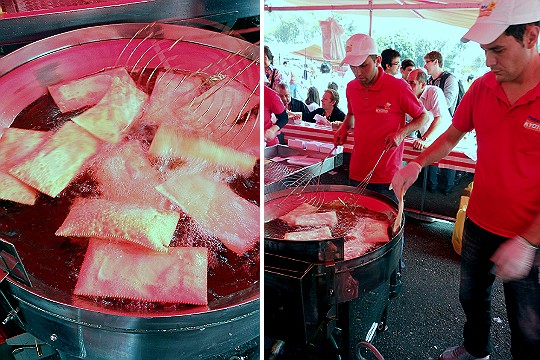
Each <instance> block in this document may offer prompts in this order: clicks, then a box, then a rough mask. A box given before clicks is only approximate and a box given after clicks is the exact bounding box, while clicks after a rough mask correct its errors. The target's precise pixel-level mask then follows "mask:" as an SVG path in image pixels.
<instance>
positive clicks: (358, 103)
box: [334, 34, 428, 297]
mask: <svg viewBox="0 0 540 360" xmlns="http://www.w3.org/2000/svg"><path fill="white" fill-rule="evenodd" d="M345 52H346V56H345V58H344V59H343V62H342V63H344V64H349V66H350V68H351V71H352V72H353V74H354V76H355V79H354V80H352V81H350V82H349V83H348V84H347V89H346V91H345V95H346V96H347V115H346V116H345V120H344V121H343V124H342V126H341V127H340V128H339V129H338V130H337V131H336V133H335V135H334V143H335V144H336V145H342V144H343V143H344V142H345V140H346V138H347V134H348V132H349V131H351V130H352V129H353V128H354V147H353V152H352V155H351V162H350V165H349V177H350V178H351V180H352V181H351V184H352V185H358V184H359V183H361V182H364V180H365V179H367V177H368V175H369V174H370V173H371V171H372V169H374V171H373V174H372V176H371V179H369V184H368V185H367V187H366V188H367V189H368V190H372V191H376V192H379V193H381V194H383V195H386V196H388V197H390V198H392V199H393V200H394V201H396V202H397V198H396V197H395V196H394V193H392V191H390V190H389V185H390V181H391V180H392V177H393V176H394V173H395V172H397V171H398V170H399V169H400V168H401V162H402V160H403V147H404V144H403V139H405V137H406V136H407V135H408V134H411V133H413V132H415V131H416V130H418V129H420V127H422V126H423V125H424V124H425V123H426V122H427V121H428V114H427V111H426V109H424V106H423V105H422V104H421V103H420V101H419V100H418V98H417V97H416V95H415V94H414V93H413V91H412V89H411V87H410V86H409V85H408V84H407V83H406V82H404V81H403V80H401V79H398V78H395V77H394V76H392V75H389V74H387V73H385V72H384V70H383V68H382V66H381V56H379V55H377V54H378V51H377V46H376V45H375V41H373V39H372V38H371V37H369V36H368V35H365V34H356V35H353V36H351V37H350V38H349V40H347V43H346V46H345ZM406 114H408V115H409V116H410V117H411V118H412V120H411V121H410V122H409V123H406V122H405V115H406ZM403 266H404V265H403V262H402V261H401V259H400V265H399V266H398V268H397V269H396V271H394V273H393V274H392V277H391V279H390V297H394V296H396V295H397V294H398V293H399V291H400V289H401V269H402V268H403Z"/></svg>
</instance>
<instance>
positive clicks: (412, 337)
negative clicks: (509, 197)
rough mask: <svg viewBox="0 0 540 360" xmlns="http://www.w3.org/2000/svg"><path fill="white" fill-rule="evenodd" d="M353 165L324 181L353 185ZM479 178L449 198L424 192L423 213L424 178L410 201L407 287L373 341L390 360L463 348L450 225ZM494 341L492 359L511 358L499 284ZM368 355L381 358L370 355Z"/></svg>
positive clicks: (460, 184) (461, 184) (463, 179)
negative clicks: (350, 170) (465, 194)
mask: <svg viewBox="0 0 540 360" xmlns="http://www.w3.org/2000/svg"><path fill="white" fill-rule="evenodd" d="M348 161H349V159H348V158H347V157H346V158H345V159H344V165H342V166H340V167H339V168H337V169H335V170H334V171H332V172H331V173H329V174H325V175H324V176H323V177H322V180H321V181H323V182H324V183H332V184H348ZM473 175H474V174H470V173H461V176H460V178H459V180H458V181H457V184H456V186H455V189H454V191H452V192H451V193H449V194H446V195H445V194H443V193H442V191H441V190H442V189H441V187H439V188H438V189H437V190H436V191H435V192H429V191H427V192H424V196H425V199H424V205H423V209H421V196H422V193H423V191H422V189H423V187H422V178H421V176H420V178H419V179H418V181H417V182H416V183H415V184H414V185H413V186H411V188H410V189H409V190H408V192H407V194H406V196H405V208H406V209H409V210H410V211H406V212H405V216H406V218H405V243H404V248H403V260H404V262H405V265H406V268H405V270H404V271H403V274H402V280H403V287H402V291H401V293H400V295H399V296H398V297H396V298H394V299H393V300H391V301H390V305H389V312H388V317H387V322H386V325H387V330H385V331H381V332H377V333H376V335H375V337H374V339H373V341H372V344H373V345H374V346H375V348H376V349H377V350H378V351H379V352H380V354H381V355H382V356H383V357H384V359H385V360H430V359H438V357H439V355H440V354H441V353H442V351H444V350H445V349H446V348H448V347H450V346H455V345H460V344H461V343H462V330H463V324H464V322H465V315H464V314H463V311H462V309H461V305H460V303H459V299H458V295H459V267H460V265H459V262H460V256H459V255H458V254H457V253H456V252H455V251H454V249H453V246H452V241H451V239H452V231H453V229H454V222H453V221H447V220H448V219H449V218H455V217H456V213H457V211H458V208H459V201H460V198H461V196H462V194H463V190H464V188H465V187H467V185H468V184H469V183H470V182H471V181H473V178H474V176H473ZM439 180H440V181H439V184H440V183H441V182H442V181H441V179H439ZM419 214H424V215H420V216H419ZM432 215H433V216H432ZM440 219H447V220H440ZM351 326H353V327H354V326H355V325H354V324H351ZM351 331H354V329H353V330H351ZM491 337H492V345H493V352H492V355H491V359H492V360H509V359H511V356H510V330H509V325H508V320H507V316H506V307H505V305H504V294H503V287H502V283H501V282H500V281H498V280H497V281H496V283H495V285H494V288H493V299H492V333H491ZM362 355H363V356H364V357H365V358H366V359H376V358H375V357H374V356H372V355H370V353H368V352H363V353H362ZM370 356H371V357H370Z"/></svg>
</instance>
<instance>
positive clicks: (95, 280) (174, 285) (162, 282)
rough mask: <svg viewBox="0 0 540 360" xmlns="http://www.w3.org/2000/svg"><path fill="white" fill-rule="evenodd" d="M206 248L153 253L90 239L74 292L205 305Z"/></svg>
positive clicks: (134, 247)
mask: <svg viewBox="0 0 540 360" xmlns="http://www.w3.org/2000/svg"><path fill="white" fill-rule="evenodd" d="M207 256H208V254H207V250H206V248H202V247H175V248H170V249H169V251H168V252H166V253H164V252H155V251H152V250H150V249H147V248H144V247H142V246H132V245H130V244H129V243H124V242H114V241H113V242H109V241H107V240H101V239H90V241H89V243H88V249H87V250H86V254H85V256H84V261H83V264H82V267H81V270H80V272H79V278H78V280H77V284H76V286H75V290H74V294H76V295H83V296H94V297H95V296H97V297H107V298H119V299H132V300H143V301H155V302H164V303H183V304H193V305H206V304H207V303H208V299H207V267H208V259H207Z"/></svg>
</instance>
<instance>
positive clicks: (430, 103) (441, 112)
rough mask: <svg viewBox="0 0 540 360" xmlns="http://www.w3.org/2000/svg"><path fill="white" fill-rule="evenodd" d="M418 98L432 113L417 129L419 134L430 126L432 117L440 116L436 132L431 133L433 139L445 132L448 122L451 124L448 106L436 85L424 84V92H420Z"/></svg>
mask: <svg viewBox="0 0 540 360" xmlns="http://www.w3.org/2000/svg"><path fill="white" fill-rule="evenodd" d="M419 100H420V102H421V103H422V104H423V105H424V107H425V108H426V110H427V111H428V112H430V113H431V114H432V115H433V116H430V120H429V121H428V122H427V123H426V124H425V125H424V126H422V127H421V128H420V129H419V131H420V134H422V135H424V133H425V132H426V131H427V129H429V127H430V126H431V123H432V122H433V119H434V118H436V117H437V116H440V117H441V119H440V120H439V122H440V125H439V126H438V128H437V130H436V132H435V133H433V136H434V137H433V139H435V138H437V137H438V136H439V135H441V134H442V133H443V132H445V131H446V129H448V127H449V126H450V124H452V116H451V115H450V112H449V111H448V106H447V104H446V98H445V97H444V93H443V91H442V90H441V88H439V87H438V86H434V85H426V87H425V88H424V92H423V93H422V95H420V99H419Z"/></svg>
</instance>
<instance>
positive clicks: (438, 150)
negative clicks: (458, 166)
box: [412, 125, 465, 167]
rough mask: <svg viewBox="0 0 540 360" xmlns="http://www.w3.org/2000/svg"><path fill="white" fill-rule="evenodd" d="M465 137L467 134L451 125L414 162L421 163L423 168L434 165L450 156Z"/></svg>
mask: <svg viewBox="0 0 540 360" xmlns="http://www.w3.org/2000/svg"><path fill="white" fill-rule="evenodd" d="M464 135H465V133H463V132H461V131H459V130H458V129H456V128H455V127H454V126H453V125H451V126H450V127H449V128H448V130H446V131H445V132H444V133H443V134H442V135H441V136H439V137H438V138H437V140H435V142H434V143H433V144H431V145H430V146H429V147H428V148H426V149H425V150H424V151H422V153H421V154H420V155H419V156H418V157H417V158H416V159H414V160H412V161H414V162H417V163H419V164H420V165H421V166H422V167H424V166H428V165H430V164H433V163H434V162H437V161H439V160H441V159H442V158H443V157H445V156H446V155H448V154H449V153H450V151H451V150H452V149H453V148H454V146H456V145H457V143H459V141H460V140H461V138H462V137H463V136H464Z"/></svg>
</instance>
